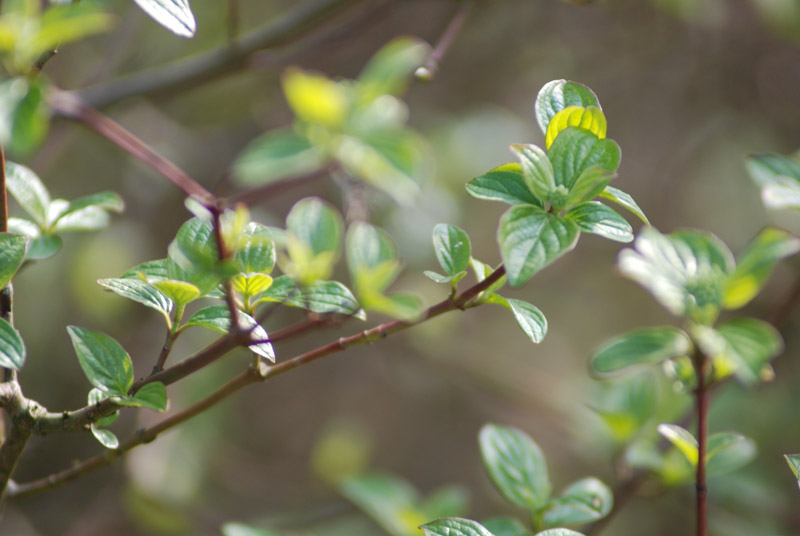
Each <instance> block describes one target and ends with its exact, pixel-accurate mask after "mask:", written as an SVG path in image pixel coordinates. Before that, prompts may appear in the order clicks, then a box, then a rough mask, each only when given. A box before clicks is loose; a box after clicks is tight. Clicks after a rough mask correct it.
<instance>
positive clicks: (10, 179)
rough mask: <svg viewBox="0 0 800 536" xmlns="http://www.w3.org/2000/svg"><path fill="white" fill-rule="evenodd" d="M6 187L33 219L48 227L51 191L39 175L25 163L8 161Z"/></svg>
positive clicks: (40, 225) (42, 226)
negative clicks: (24, 164)
mask: <svg viewBox="0 0 800 536" xmlns="http://www.w3.org/2000/svg"><path fill="white" fill-rule="evenodd" d="M6 187H7V188H8V191H9V193H10V194H11V195H12V196H14V199H16V200H17V203H19V206H21V207H22V209H23V210H24V211H25V212H27V213H28V214H30V216H31V217H32V218H33V221H35V222H36V223H37V224H38V225H39V227H40V228H46V227H47V223H48V222H47V212H48V209H49V208H50V193H49V192H48V191H47V188H46V187H45V185H44V184H43V183H42V181H41V180H40V179H39V177H38V176H37V175H36V174H35V173H34V172H33V171H32V170H31V169H29V168H27V167H25V166H23V165H20V164H15V163H14V162H6Z"/></svg>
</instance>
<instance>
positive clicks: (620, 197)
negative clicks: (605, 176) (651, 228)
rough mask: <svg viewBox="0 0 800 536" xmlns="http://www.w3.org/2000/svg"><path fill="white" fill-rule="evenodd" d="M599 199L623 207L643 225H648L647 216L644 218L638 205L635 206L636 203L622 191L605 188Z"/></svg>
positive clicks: (609, 187) (611, 187)
mask: <svg viewBox="0 0 800 536" xmlns="http://www.w3.org/2000/svg"><path fill="white" fill-rule="evenodd" d="M600 197H602V198H603V199H608V200H609V201H613V202H614V203H616V204H618V205H620V206H621V207H625V208H626V209H628V210H629V211H630V212H631V213H633V214H634V215H635V216H636V217H638V218H639V219H640V220H642V221H643V222H644V223H646V224H647V225H650V221H649V220H648V219H647V216H645V214H644V212H643V211H642V209H641V208H639V205H637V204H636V201H634V200H633V197H631V196H630V195H629V194H626V193H625V192H623V191H622V190H619V189H617V188H614V187H613V186H606V188H605V190H603V191H602V192H600Z"/></svg>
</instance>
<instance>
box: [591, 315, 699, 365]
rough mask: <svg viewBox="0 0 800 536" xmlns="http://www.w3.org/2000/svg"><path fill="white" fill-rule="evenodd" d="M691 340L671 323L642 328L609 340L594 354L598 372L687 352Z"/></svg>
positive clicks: (689, 348) (673, 356) (644, 363)
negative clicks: (670, 324)
mask: <svg viewBox="0 0 800 536" xmlns="http://www.w3.org/2000/svg"><path fill="white" fill-rule="evenodd" d="M691 351H692V342H691V340H690V339H689V336H688V335H686V333H684V331H683V330H681V329H678V328H676V327H672V326H661V327H656V328H641V329H637V330H634V331H631V332H629V333H626V334H625V335H620V336H618V337H615V338H613V339H611V340H610V341H608V342H606V343H605V344H604V345H603V346H602V347H601V348H600V349H599V350H598V351H597V352H596V353H595V354H594V357H592V366H593V367H594V369H595V370H596V371H597V372H601V373H606V372H614V371H616V370H619V369H621V368H625V367H629V366H631V365H652V364H655V363H660V362H662V361H664V360H667V359H672V358H675V357H681V356H684V355H688V354H689V353H690V352H691Z"/></svg>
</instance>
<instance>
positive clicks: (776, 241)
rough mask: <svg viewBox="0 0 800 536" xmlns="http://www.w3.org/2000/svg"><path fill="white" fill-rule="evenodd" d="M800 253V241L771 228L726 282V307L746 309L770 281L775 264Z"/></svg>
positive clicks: (747, 250) (755, 242) (739, 262)
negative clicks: (768, 280) (745, 306)
mask: <svg viewBox="0 0 800 536" xmlns="http://www.w3.org/2000/svg"><path fill="white" fill-rule="evenodd" d="M798 251H800V239H798V238H797V237H795V236H794V235H792V234H791V233H789V232H787V231H784V230H783V229H778V228H776V227H767V228H766V229H764V230H763V231H761V233H759V235H758V236H757V237H756V238H755V239H754V240H753V241H752V242H750V244H749V245H748V246H747V249H745V250H744V252H743V253H742V254H741V255H740V256H739V258H738V259H737V260H736V270H734V272H733V275H732V276H731V277H730V278H729V279H728V280H727V281H726V283H725V297H724V300H723V306H724V307H725V308H726V309H738V308H739V307H743V306H744V305H746V304H747V303H748V302H749V301H750V300H752V299H753V298H754V297H755V296H756V294H758V293H759V291H760V290H761V288H762V287H763V286H764V284H765V283H766V282H767V279H768V278H769V276H770V274H771V273H772V269H773V268H774V267H775V264H777V262H778V261H779V260H781V259H784V258H786V257H790V256H792V255H794V254H795V253H797V252H798Z"/></svg>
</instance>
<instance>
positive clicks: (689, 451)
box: [658, 424, 698, 467]
mask: <svg viewBox="0 0 800 536" xmlns="http://www.w3.org/2000/svg"><path fill="white" fill-rule="evenodd" d="M658 433H659V434H661V435H662V436H664V437H665V438H667V439H668V440H669V442H670V443H672V444H673V445H675V446H676V447H677V448H678V450H679V451H681V454H683V455H684V457H686V459H687V460H688V461H689V463H690V464H692V467H697V457H698V454H697V439H695V437H694V436H693V435H692V434H691V432H689V431H688V430H686V429H685V428H681V427H680V426H678V425H677V424H659V425H658Z"/></svg>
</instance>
